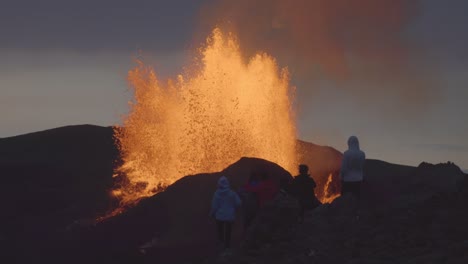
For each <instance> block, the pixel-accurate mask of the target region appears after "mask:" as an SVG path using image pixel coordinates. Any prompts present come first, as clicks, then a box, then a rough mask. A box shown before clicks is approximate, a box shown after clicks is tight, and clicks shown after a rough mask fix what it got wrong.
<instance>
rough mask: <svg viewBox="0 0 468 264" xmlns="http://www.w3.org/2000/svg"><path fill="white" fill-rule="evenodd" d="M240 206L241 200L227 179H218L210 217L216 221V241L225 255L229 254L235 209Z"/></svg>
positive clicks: (223, 177)
mask: <svg viewBox="0 0 468 264" xmlns="http://www.w3.org/2000/svg"><path fill="white" fill-rule="evenodd" d="M240 205H241V200H240V198H239V196H238V195H237V193H236V192H234V191H232V190H231V188H230V187H229V181H228V179H227V178H226V177H225V176H222V177H221V178H219V180H218V189H217V190H216V192H215V193H214V195H213V199H212V201H211V211H210V216H211V217H213V218H215V219H216V225H217V230H218V240H219V242H220V243H223V244H224V248H225V253H229V252H228V251H229V248H230V246H231V231H232V223H233V222H234V219H235V216H236V209H237V207H239V206H240Z"/></svg>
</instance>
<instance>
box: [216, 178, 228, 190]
mask: <svg viewBox="0 0 468 264" xmlns="http://www.w3.org/2000/svg"><path fill="white" fill-rule="evenodd" d="M218 189H219V190H229V181H228V179H227V178H226V177H225V176H221V178H219V180H218Z"/></svg>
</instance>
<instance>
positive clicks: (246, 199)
mask: <svg viewBox="0 0 468 264" xmlns="http://www.w3.org/2000/svg"><path fill="white" fill-rule="evenodd" d="M259 184H260V175H259V174H258V173H257V172H253V173H252V174H251V175H250V177H249V181H248V182H247V184H245V185H244V186H242V187H241V189H240V191H239V196H240V197H241V201H242V209H243V216H244V231H245V230H247V228H248V227H249V226H250V224H251V223H252V221H253V220H254V218H255V215H256V214H257V211H258V209H259V199H258V195H257V193H255V192H252V191H248V190H252V189H255V188H256V187H257V186H258V185H259Z"/></svg>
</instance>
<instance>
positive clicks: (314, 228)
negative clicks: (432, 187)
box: [206, 164, 468, 264]
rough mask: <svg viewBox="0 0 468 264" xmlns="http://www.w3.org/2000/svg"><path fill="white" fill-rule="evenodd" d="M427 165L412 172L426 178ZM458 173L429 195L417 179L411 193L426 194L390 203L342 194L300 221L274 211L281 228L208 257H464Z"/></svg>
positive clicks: (462, 185) (466, 213)
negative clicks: (379, 203)
mask: <svg viewBox="0 0 468 264" xmlns="http://www.w3.org/2000/svg"><path fill="white" fill-rule="evenodd" d="M428 166H433V165H428V164H422V165H421V166H420V167H419V168H417V169H416V170H415V171H413V173H412V175H413V177H418V176H421V177H426V178H429V177H430V176H429V175H427V170H428V169H429V168H428ZM438 166H439V167H431V168H430V169H431V171H434V169H435V170H440V171H446V172H447V171H450V170H451V169H455V170H456V168H453V167H452V166H453V165H451V164H444V165H438ZM457 175H458V176H456V177H455V176H454V178H458V179H460V180H459V181H457V183H456V185H454V186H453V188H452V189H449V190H444V191H441V192H433V193H432V194H431V195H429V197H427V195H428V194H427V193H426V192H427V189H428V187H427V186H425V185H421V186H419V189H416V190H413V193H414V195H413V196H414V197H417V196H422V197H427V198H424V199H423V200H419V199H414V200H409V201H408V202H407V203H402V202H401V201H400V200H396V199H395V204H393V206H392V207H390V206H387V207H382V206H376V205H375V204H373V203H371V202H369V203H365V202H364V203H362V204H361V207H360V208H361V209H360V210H354V208H356V205H357V203H356V200H355V199H354V197H352V196H345V197H340V198H338V199H336V200H335V201H334V202H333V203H332V204H325V205H322V206H321V207H319V208H317V209H316V210H314V211H312V212H310V213H309V214H307V217H306V219H305V221H304V223H302V224H297V223H296V222H295V221H292V219H291V218H290V217H287V216H285V215H276V216H275V217H273V218H275V219H276V220H275V221H281V222H283V223H282V228H276V229H275V228H271V229H270V230H269V232H270V234H271V236H270V237H268V238H257V240H261V241H263V243H257V244H254V245H253V244H250V245H244V246H243V247H240V248H238V249H237V250H235V251H234V253H233V254H232V255H231V256H229V257H216V258H212V259H209V260H207V261H206V263H257V264H260V263H411V264H413V263H414V264H416V263H421V264H422V263H468V226H467V223H468V210H467V203H468V180H467V176H466V175H464V174H461V172H460V174H457ZM438 176H439V177H443V175H438ZM448 178H449V177H448ZM450 178H451V177H450ZM447 180H449V179H447ZM403 194H404V193H403ZM403 194H402V193H400V195H403ZM264 220H268V219H264ZM268 221H271V219H270V220H268ZM263 224H265V223H262V222H260V223H257V225H259V226H257V227H254V228H257V229H258V228H261V225H263ZM286 225H288V228H284V227H285V226H286ZM278 226H281V225H278ZM250 239H255V238H250Z"/></svg>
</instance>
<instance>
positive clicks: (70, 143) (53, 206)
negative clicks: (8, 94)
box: [0, 125, 341, 263]
mask: <svg viewBox="0 0 468 264" xmlns="http://www.w3.org/2000/svg"><path fill="white" fill-rule="evenodd" d="M298 150H299V151H300V153H303V155H301V156H302V157H303V158H302V159H301V162H305V163H307V164H311V170H312V172H313V173H314V177H316V178H317V179H319V181H321V182H324V181H323V180H320V179H326V178H327V176H328V174H329V173H330V172H336V171H337V170H338V169H339V165H340V160H341V153H339V152H338V151H336V150H334V149H332V148H329V147H321V146H317V145H314V144H312V143H307V142H299V149H298ZM252 160H255V159H242V160H240V162H239V163H236V164H234V165H233V166H230V167H228V168H227V169H226V170H225V171H223V173H225V174H226V175H228V176H229V177H231V180H232V181H233V183H234V186H235V187H238V186H240V184H241V183H243V182H245V180H246V177H248V175H249V174H250V172H251V170H252V166H263V165H265V164H267V165H266V167H274V168H276V169H275V170H278V171H281V172H280V173H275V172H272V173H273V174H275V175H276V174H278V175H279V174H287V175H289V173H287V172H285V171H284V170H283V169H281V168H279V167H278V166H276V165H274V164H273V165H272V164H271V163H265V164H263V162H265V161H259V162H260V163H261V164H260V163H259V164H257V163H255V162H254V163H255V164H251V162H252ZM117 162H119V155H118V150H117V148H116V146H115V144H114V139H113V131H112V128H111V127H99V126H92V125H80V126H68V127H62V128H56V129H51V130H46V131H41V132H35V133H30V134H26V135H21V136H16V137H10V138H0V177H1V181H2V184H1V185H0V205H1V207H2V217H0V226H2V227H5V228H2V229H0V247H1V248H3V249H6V250H5V251H4V253H5V254H6V255H7V256H8V257H12V258H13V259H15V262H17V263H31V262H35V261H37V260H38V259H40V258H41V257H44V258H49V257H51V256H57V257H59V256H66V255H67V254H66V253H67V252H68V249H69V248H70V247H72V245H74V246H75V247H81V246H83V244H81V243H79V240H80V239H81V238H82V237H81V236H82V235H83V236H84V235H88V233H86V232H85V231H86V230H87V228H88V227H92V226H93V225H94V222H95V221H94V220H95V219H96V218H97V217H99V216H101V215H103V214H105V213H106V212H108V211H109V210H111V209H112V208H113V206H115V201H114V200H112V199H111V198H110V196H109V190H110V189H111V188H112V186H113V184H114V183H113V178H112V175H113V168H114V167H115V164H116V163H117ZM262 164H263V165H262ZM217 177H219V174H213V175H211V176H209V175H205V176H200V177H195V178H191V177H187V178H184V179H183V180H181V181H180V182H178V183H177V184H175V185H174V186H171V187H170V188H168V190H167V192H165V193H164V194H161V195H159V196H157V197H154V198H153V197H152V198H151V199H149V200H148V201H144V202H142V204H141V206H142V207H141V208H145V207H144V206H145V204H150V205H151V206H153V207H154V208H160V210H159V209H158V210H153V209H154V208H153V207H151V208H152V209H151V210H150V212H147V211H145V210H143V211H144V212H143V214H142V215H141V219H139V220H138V219H136V220H135V219H134V220H132V221H134V223H135V225H136V227H135V228H137V227H141V230H142V233H143V235H142V236H139V235H138V234H139V233H138V232H137V229H138V228H137V229H135V230H134V229H130V228H127V227H125V226H122V227H119V229H120V230H117V231H116V230H115V229H112V228H110V230H112V232H110V231H109V232H110V233H108V234H106V235H105V236H100V235H98V234H100V233H99V232H101V231H96V230H106V228H107V227H106V228H104V227H102V228H101V226H100V227H99V228H98V229H92V230H93V232H94V231H96V235H94V234H93V237H94V238H96V239H98V238H99V239H103V241H107V242H109V241H110V242H109V243H111V246H110V247H109V248H110V249H109V250H111V251H112V250H117V249H118V250H122V245H126V243H130V244H131V243H136V244H132V246H131V247H129V248H128V251H129V252H131V254H133V252H134V250H135V247H134V246H133V245H137V244H138V245H139V244H141V243H146V242H147V240H148V239H153V238H155V237H159V236H160V233H161V231H160V230H163V231H164V230H166V229H168V230H172V231H171V232H174V233H171V232H169V233H168V234H167V235H166V236H167V237H168V238H167V241H166V240H165V241H166V242H165V243H168V244H170V243H172V244H174V243H176V244H179V243H181V241H184V240H187V237H192V236H193V237H196V236H198V237H204V238H206V237H208V236H207V235H206V234H203V232H205V231H203V230H207V229H206V228H205V229H204V227H203V228H199V229H187V227H186V224H185V223H187V222H186V220H187V219H196V217H195V218H194V215H197V217H199V219H201V218H200V216H201V215H200V214H203V216H205V215H206V212H205V211H206V210H205V209H206V208H205V207H206V204H204V202H205V200H203V199H201V198H202V197H205V198H206V197H209V196H210V195H211V192H212V191H213V190H212V189H213V188H214V187H213V184H210V183H213V182H215V181H216V178H217ZM173 190H174V191H173ZM189 195H192V196H191V197H188V196H189ZM165 197H167V198H165ZM152 201H154V203H155V204H154V205H153V204H152ZM187 201H189V202H187ZM200 201H203V202H202V203H200ZM197 202H198V204H197V206H190V204H193V203H197ZM201 204H203V206H201ZM199 205H200V206H201V207H200V206H199ZM138 208H140V207H138ZM164 208H169V209H168V210H170V214H168V213H167V212H166V211H165V210H167V209H164ZM135 210H136V211H135V212H137V211H138V210H139V209H137V208H136V209H135ZM133 212H134V211H130V212H129V214H128V215H131V214H133ZM147 213H149V214H150V215H151V214H153V216H154V217H153V218H151V217H149V216H148V215H146V214H147ZM184 213H185V214H184ZM192 213H193V215H192ZM180 214H182V215H184V216H183V217H180V216H177V215H180ZM126 215H127V214H126ZM124 218H125V217H124ZM124 218H122V219H124ZM130 218H131V217H130ZM118 219H121V218H118ZM118 219H117V220H112V221H111V222H112V223H118V222H119V221H121V220H118ZM145 219H151V221H149V222H146V223H147V225H148V226H151V227H152V226H156V227H157V229H154V233H151V232H149V231H148V229H145V228H144V225H145V224H144V223H145ZM182 220H183V221H182ZM122 221H124V220H122ZM141 221H142V222H141ZM200 221H201V220H200ZM203 221H204V220H203ZM124 222H125V221H124ZM168 223H169V224H168ZM181 223H182V224H181ZM189 223H190V222H189ZM168 225H174V226H175V227H174V228H172V227H171V228H172V229H171V228H168ZM103 226H104V225H103ZM106 226H112V225H111V224H109V225H106ZM115 226H119V225H118V224H116V225H115ZM189 227H191V225H190V226H189ZM77 230H78V231H77ZM149 230H152V229H149ZM145 232H148V234H146V233H145ZM187 234H188V236H187ZM133 236H136V237H137V238H135V240H132V239H133V238H132V237H133ZM83 239H84V238H83ZM64 240H67V241H68V240H70V241H68V242H70V243H71V244H68V242H67V241H64ZM77 240H78V241H77ZM107 242H106V243H107ZM76 243H78V244H76ZM112 245H115V247H113V246H112ZM188 245H190V246H192V245H193V243H192V242H190V243H189V244H188ZM185 248H187V246H186V247H185ZM103 251H105V250H104V249H103ZM124 251H125V248H124ZM75 253H76V252H75ZM131 254H130V255H131ZM111 256H112V254H111Z"/></svg>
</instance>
